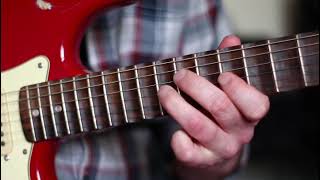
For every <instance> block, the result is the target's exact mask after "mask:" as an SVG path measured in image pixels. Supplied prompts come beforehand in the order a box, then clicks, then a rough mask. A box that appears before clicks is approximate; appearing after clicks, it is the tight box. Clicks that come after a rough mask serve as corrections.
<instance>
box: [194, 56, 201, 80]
mask: <svg viewBox="0 0 320 180" xmlns="http://www.w3.org/2000/svg"><path fill="white" fill-rule="evenodd" d="M193 58H194V66H195V68H196V73H197V75H198V76H199V75H200V71H199V66H198V59H197V54H193Z"/></svg>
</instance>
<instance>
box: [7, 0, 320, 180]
mask: <svg viewBox="0 0 320 180" xmlns="http://www.w3.org/2000/svg"><path fill="white" fill-rule="evenodd" d="M50 2H51V3H50ZM50 2H45V1H41V0H37V1H35V0H34V1H25V0H3V1H1V81H2V83H1V85H2V87H1V172H2V173H1V179H4V180H12V179H32V180H36V179H38V180H39V179H50V180H51V179H52V180H54V179H56V175H55V169H54V156H55V152H56V149H57V139H59V138H63V137H66V136H71V135H79V134H83V133H90V132H95V131H101V130H104V129H107V128H110V127H116V126H120V125H125V124H128V123H134V122H138V121H142V120H147V119H153V118H155V117H158V116H163V115H166V112H165V111H164V110H163V109H162V107H161V105H160V104H159V101H158V99H157V96H156V93H157V90H158V89H159V86H161V85H163V84H169V85H172V86H173V87H174V88H177V87H176V86H175V85H174V84H173V82H172V76H173V74H174V73H175V72H176V71H178V70H179V69H182V68H186V69H189V70H192V71H194V72H195V73H197V74H198V75H200V76H203V77H205V78H206V79H208V80H209V81H211V82H212V83H216V82H217V77H218V75H219V74H220V73H222V72H226V71H231V72H233V73H235V74H237V75H238V76H239V77H241V78H243V79H244V80H245V81H246V82H247V83H248V84H250V85H252V86H254V87H256V88H257V89H259V90H260V91H262V92H264V93H266V94H268V95H272V94H274V93H279V92H284V91H290V90H295V89H300V88H305V87H310V86H318V85H319V34H318V32H310V33H302V34H297V35H294V36H288V37H284V38H278V39H273V40H266V41H260V42H256V43H250V44H243V45H241V46H235V47H231V48H226V49H220V50H212V51H207V52H201V53H195V54H191V55H186V56H182V57H175V58H169V59H165V60H160V61H155V62H153V63H146V64H138V65H134V66H130V67H123V68H119V69H116V70H107V71H103V72H95V73H88V71H87V70H86V69H85V68H84V67H83V66H82V65H81V63H80V58H79V54H78V52H79V44H80V40H81V38H82V36H83V34H84V30H85V27H86V26H87V24H88V22H89V21H90V19H91V18H92V17H93V16H94V14H96V13H97V12H99V11H101V10H104V9H105V8H112V7H115V6H120V5H124V4H126V3H130V2H128V1H122V0H82V1H79V0H68V1H64V0H55V1H50ZM177 90H178V92H180V91H179V89H177Z"/></svg>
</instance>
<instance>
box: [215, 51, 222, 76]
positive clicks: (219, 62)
mask: <svg viewBox="0 0 320 180" xmlns="http://www.w3.org/2000/svg"><path fill="white" fill-rule="evenodd" d="M216 52H217V58H218V65H219V72H220V74H221V73H222V72H223V69H222V62H221V56H220V50H219V49H217V50H216Z"/></svg>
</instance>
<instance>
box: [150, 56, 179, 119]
mask: <svg viewBox="0 0 320 180" xmlns="http://www.w3.org/2000/svg"><path fill="white" fill-rule="evenodd" d="M156 66H157V65H156V62H152V67H153V74H154V81H155V83H156V88H157V92H159V80H158V72H157V67H156ZM174 69H175V70H174V71H176V68H174ZM178 90H179V89H178ZM159 109H160V113H161V115H163V114H164V113H163V109H162V105H161V104H160V102H159Z"/></svg>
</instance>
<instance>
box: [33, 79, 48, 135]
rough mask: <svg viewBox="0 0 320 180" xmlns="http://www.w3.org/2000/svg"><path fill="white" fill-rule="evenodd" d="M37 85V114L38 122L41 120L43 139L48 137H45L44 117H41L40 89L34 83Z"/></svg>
mask: <svg viewBox="0 0 320 180" xmlns="http://www.w3.org/2000/svg"><path fill="white" fill-rule="evenodd" d="M36 87H37V96H38V104H39V107H38V109H39V113H40V114H39V115H40V122H41V127H42V132H43V137H44V139H48V137H47V130H46V127H45V125H44V119H43V112H42V106H41V98H40V89H39V84H37V85H36Z"/></svg>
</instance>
